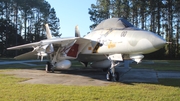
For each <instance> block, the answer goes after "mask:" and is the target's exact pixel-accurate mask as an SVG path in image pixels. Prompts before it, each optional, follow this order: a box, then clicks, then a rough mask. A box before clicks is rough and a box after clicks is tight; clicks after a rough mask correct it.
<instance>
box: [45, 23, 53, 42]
mask: <svg viewBox="0 0 180 101" xmlns="http://www.w3.org/2000/svg"><path fill="white" fill-rule="evenodd" d="M45 27H46V34H47V39H51V38H52V34H51V31H50V29H49V25H48V24H45Z"/></svg>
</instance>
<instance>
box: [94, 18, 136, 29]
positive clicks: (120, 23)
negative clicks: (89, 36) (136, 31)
mask: <svg viewBox="0 0 180 101" xmlns="http://www.w3.org/2000/svg"><path fill="white" fill-rule="evenodd" d="M128 27H134V26H133V25H132V24H131V23H129V22H128V21H127V20H125V19H123V18H111V19H107V20H104V21H102V22H101V23H100V24H99V25H97V26H96V27H95V29H94V30H99V29H124V28H128Z"/></svg>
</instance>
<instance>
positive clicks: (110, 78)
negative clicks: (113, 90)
mask: <svg viewBox="0 0 180 101" xmlns="http://www.w3.org/2000/svg"><path fill="white" fill-rule="evenodd" d="M107 75H108V76H109V79H107V77H106V80H107V81H111V80H112V74H111V72H110V71H108V72H107Z"/></svg>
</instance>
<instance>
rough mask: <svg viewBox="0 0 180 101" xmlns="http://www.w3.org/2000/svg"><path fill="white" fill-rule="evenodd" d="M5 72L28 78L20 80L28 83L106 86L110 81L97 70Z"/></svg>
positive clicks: (24, 70)
mask: <svg viewBox="0 0 180 101" xmlns="http://www.w3.org/2000/svg"><path fill="white" fill-rule="evenodd" d="M5 74H10V75H14V76H15V77H19V78H30V79H29V80H26V81H23V82H21V83H30V84H62V85H78V86H84V85H87V86H106V85H109V84H110V83H112V82H109V81H106V78H105V75H106V73H103V72H102V71H98V70H63V71H55V73H46V72H45V71H44V70H32V69H20V70H13V71H7V72H5Z"/></svg>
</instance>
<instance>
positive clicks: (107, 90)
mask: <svg viewBox="0 0 180 101" xmlns="http://www.w3.org/2000/svg"><path fill="white" fill-rule="evenodd" d="M0 80H1V82H0V92H1V94H0V100H1V101H69V100H75V101H94V100H98V101H119V100H121V101H178V100H179V99H180V96H179V95H180V84H178V85H176V86H172V85H168V84H166V83H167V82H165V80H162V81H161V82H160V83H159V84H143V83H133V84H123V83H114V84H112V85H109V86H64V85H43V84H21V83H19V82H21V81H24V80H26V79H22V78H15V77H13V76H12V75H3V74H0ZM167 81H168V80H167ZM174 81H177V80H171V82H174ZM178 82H180V80H178Z"/></svg>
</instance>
